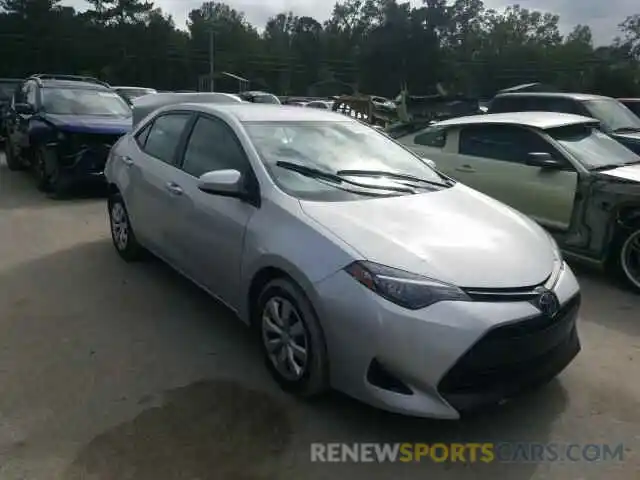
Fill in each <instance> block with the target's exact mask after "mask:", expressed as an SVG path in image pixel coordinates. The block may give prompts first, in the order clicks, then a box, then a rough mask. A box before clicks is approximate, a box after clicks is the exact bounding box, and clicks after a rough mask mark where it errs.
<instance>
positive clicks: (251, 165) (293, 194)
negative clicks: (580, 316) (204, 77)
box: [105, 104, 580, 419]
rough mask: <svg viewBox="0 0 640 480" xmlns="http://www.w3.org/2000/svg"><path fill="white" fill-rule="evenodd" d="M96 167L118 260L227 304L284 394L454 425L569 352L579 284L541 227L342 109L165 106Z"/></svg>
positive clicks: (536, 378)
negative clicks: (155, 266)
mask: <svg viewBox="0 0 640 480" xmlns="http://www.w3.org/2000/svg"><path fill="white" fill-rule="evenodd" d="M105 174H106V177H107V179H108V182H109V191H110V194H109V200H108V209H109V217H110V228H111V233H112V237H113V243H114V246H115V248H116V250H117V252H118V253H119V255H120V256H121V257H122V258H124V259H125V260H127V261H132V260H137V259H139V258H141V256H142V255H143V253H144V251H145V250H148V251H150V252H152V253H153V254H155V255H157V256H158V257H160V258H162V259H164V260H165V261H166V262H167V263H169V264H170V265H172V266H173V267H174V268H175V269H176V270H178V271H179V272H181V273H182V274H183V275H185V276H186V277H188V278H189V279H191V280H192V281H193V282H195V283H196V284H198V285H199V286H200V287H202V288H203V289H204V290H206V291H207V292H209V293H210V294H211V295H213V296H214V297H216V298H218V299H219V300H221V301H222V302H224V303H225V304H226V305H227V306H229V307H230V308H231V309H232V310H233V311H234V312H235V313H236V314H237V315H238V317H239V318H240V319H241V320H242V321H244V322H246V323H247V324H248V325H250V326H252V327H253V328H255V330H256V332H257V333H258V336H259V338H260V345H261V348H262V351H263V353H264V357H265V361H266V365H267V367H268V369H269V371H270V372H271V374H272V375H273V377H274V379H275V380H276V381H277V382H278V383H279V384H280V385H281V386H282V387H283V388H284V389H285V390H287V391H290V392H294V393H296V394H298V395H301V396H305V397H308V396H315V395H318V394H320V393H322V392H324V391H325V390H327V389H328V388H330V387H333V388H335V389H338V390H340V391H342V392H345V393H347V394H348V395H351V396H353V397H355V398H357V399H360V400H362V401H364V402H368V403H370V404H372V405H375V406H378V407H380V408H383V409H387V410H390V411H395V412H400V413H405V414H411V415H417V416H425V417H438V418H445V419H457V418H459V416H460V414H461V412H464V411H466V410H469V409H473V408H475V407H479V406H481V405H484V404H486V403H494V402H499V401H501V400H503V399H505V398H509V397H511V396H513V395H515V394H517V393H519V392H521V391H522V390H523V389H526V388H529V387H531V386H533V385H537V384H540V383H544V382H545V381H548V380H549V379H551V378H553V377H554V376H556V375H557V374H558V373H559V372H560V371H562V370H563V369H564V368H565V367H566V366H567V365H568V364H569V363H570V362H571V360H572V359H573V358H574V357H575V356H576V355H577V353H578V351H579V350H580V342H579V338H578V334H577V330H576V318H577V313H578V308H579V304H580V294H579V286H578V284H577V282H576V279H575V277H574V275H573V273H572V272H571V270H570V269H569V267H568V266H567V265H566V264H565V263H564V261H563V259H562V258H561V256H560V253H559V250H558V248H557V245H556V244H555V242H554V240H553V239H552V238H551V237H550V236H549V235H548V234H547V233H546V232H545V231H544V230H543V229H542V228H541V227H540V226H538V225H537V224H536V223H534V222H533V221H531V220H529V219H528V218H527V217H525V216H523V215H521V214H520V213H518V212H516V211H515V210H513V209H511V208H510V207H507V206H505V205H503V204H501V203H499V202H498V201H496V200H493V199H491V198H489V197H487V196H485V195H483V194H481V193H479V192H476V191H474V190H472V189H470V188H468V187H466V186H464V185H462V184H459V183H456V182H455V181H453V180H451V179H450V178H448V177H446V176H444V175H442V174H440V173H438V172H437V171H435V170H433V169H432V168H431V167H430V166H429V165H428V164H427V163H426V162H424V161H423V160H422V159H420V158H419V157H417V156H416V155H415V154H413V153H411V152H410V151H408V150H407V149H405V148H404V147H402V146H400V145H399V144H397V143H395V142H394V141H393V140H391V139H390V138H388V137H387V136H385V135H383V134H381V133H379V132H377V131H376V130H374V129H372V128H370V127H369V126H367V125H364V124H361V123H360V122H358V121H356V120H353V119H350V118H348V117H345V116H343V115H339V114H335V113H331V112H326V111H322V110H315V109H307V108H296V107H283V106H274V105H255V104H254V105H249V104H181V105H171V106H166V107H163V108H160V109H159V110H157V111H154V112H153V113H151V114H150V115H149V116H147V117H146V118H145V119H144V120H142V121H141V122H140V124H139V125H137V126H136V127H135V128H134V130H133V131H132V132H131V133H130V134H128V135H126V136H125V137H123V138H122V139H121V140H120V141H119V142H118V143H117V145H115V146H114V148H113V149H112V151H111V155H110V158H109V161H108V165H107V168H106V172H105Z"/></svg>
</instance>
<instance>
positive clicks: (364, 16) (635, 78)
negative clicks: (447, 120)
mask: <svg viewBox="0 0 640 480" xmlns="http://www.w3.org/2000/svg"><path fill="white" fill-rule="evenodd" d="M86 1H87V4H88V7H89V9H88V10H87V11H86V12H83V13H79V12H76V11H75V10H74V9H73V8H70V7H63V6H61V3H60V0H0V54H1V55H2V57H1V58H2V62H0V76H3V77H9V76H11V77H15V76H26V75H28V74H31V73H35V72H43V71H46V72H63V73H81V72H82V73H84V72H86V73H92V74H94V75H99V76H101V77H102V78H103V79H105V80H107V81H109V82H111V83H114V84H132V85H143V86H151V87H156V88H158V89H163V90H164V89H196V88H197V87H198V84H199V78H200V77H201V76H204V75H206V74H207V73H208V71H209V44H210V39H211V35H212V32H213V39H214V42H213V43H214V52H215V55H214V64H215V71H216V72H219V73H222V72H231V73H234V74H237V75H240V76H242V77H244V78H248V79H250V80H251V81H252V86H253V87H255V88H261V89H269V90H272V91H274V92H276V93H281V94H286V93H289V94H306V93H308V92H309V91H310V89H312V90H315V91H319V90H322V91H323V92H325V91H328V90H331V89H335V90H336V93H340V92H341V91H352V90H354V89H355V90H359V91H362V92H370V93H376V94H378V95H388V96H391V95H394V96H395V94H397V93H398V91H399V90H400V88H401V87H402V86H403V85H406V86H407V87H408V88H409V91H410V92H411V93H414V94H428V93H432V92H434V91H435V88H436V85H437V84H442V85H444V86H446V88H447V89H448V90H454V91H456V90H457V91H461V92H466V93H472V94H478V95H483V96H490V95H491V94H493V93H494V92H495V91H496V90H497V89H500V88H504V87H508V86H512V85H515V84H519V83H525V82H532V81H541V82H545V83H553V84H555V85H557V86H558V87H560V88H563V89H567V90H577V91H591V92H596V93H603V94H607V95H613V96H634V95H635V96H640V84H639V78H640V69H639V66H638V62H639V61H640V14H639V15H634V16H631V17H628V18H627V19H625V20H624V21H623V22H622V23H621V24H620V36H619V38H617V39H616V40H615V41H614V42H613V43H612V44H611V45H609V46H606V47H598V48H596V47H595V46H594V44H593V39H592V35H591V30H590V29H589V27H588V26H585V25H577V26H576V27H575V28H574V30H573V31H572V32H571V33H569V34H568V35H566V36H564V37H563V35H561V33H560V30H559V22H560V19H559V18H558V16H557V15H553V14H550V13H544V12H538V11H533V10H528V9H526V8H522V7H521V6H518V5H514V6H511V7H508V8H506V9H505V10H503V11H500V12H498V11H495V10H491V9H488V8H486V6H485V4H484V3H483V1H482V0H454V1H446V0H423V2H422V4H421V5H416V4H415V3H409V2H402V1H401V0H343V1H340V2H339V3H337V4H336V5H335V6H334V8H333V12H332V14H331V16H330V18H329V19H327V20H326V21H325V22H324V23H320V22H318V21H317V20H316V19H313V18H310V17H305V16H297V15H296V14H295V12H283V13H281V14H278V15H276V16H274V17H273V18H271V19H270V20H269V21H268V22H267V24H266V25H265V26H264V28H263V29H261V31H260V32H259V31H258V29H257V28H256V26H253V25H251V24H249V22H248V21H247V20H246V18H245V16H244V14H243V13H242V12H240V11H238V10H235V9H234V8H232V7H230V6H229V5H227V4H225V3H221V2H215V1H211V2H205V3H203V4H202V5H201V7H200V8H197V9H194V10H192V11H191V12H190V13H189V15H188V21H187V25H186V29H184V30H181V29H179V28H177V27H176V25H175V24H174V21H173V19H172V18H171V17H169V16H167V15H165V14H164V13H163V12H162V11H161V10H160V9H159V8H155V6H154V5H153V3H152V2H150V1H146V0H86ZM237 85H238V84H237V82H236V81H233V80H229V79H228V77H224V76H223V77H220V78H217V79H216V87H217V88H218V89H226V90H230V91H233V90H234V89H236V88H237ZM338 90H339V91H338Z"/></svg>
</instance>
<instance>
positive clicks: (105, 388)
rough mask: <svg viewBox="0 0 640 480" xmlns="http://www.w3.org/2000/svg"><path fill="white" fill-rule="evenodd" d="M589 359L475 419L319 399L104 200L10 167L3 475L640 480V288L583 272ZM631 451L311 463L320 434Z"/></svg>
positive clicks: (2, 224)
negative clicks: (268, 367) (49, 189)
mask: <svg viewBox="0 0 640 480" xmlns="http://www.w3.org/2000/svg"><path fill="white" fill-rule="evenodd" d="M579 278H580V281H581V285H582V288H583V294H584V305H583V308H582V313H581V321H580V330H581V338H582V343H583V351H582V352H581V354H580V355H579V356H578V358H577V359H576V360H575V362H574V363H573V364H572V365H571V366H570V367H569V368H568V369H567V370H566V371H565V372H564V373H563V374H562V375H561V376H560V377H559V379H557V380H554V381H553V382H552V383H551V384H549V385H548V386H547V387H545V388H543V389H541V390H539V391H537V392H535V393H534V394H531V395H527V396H525V397H522V398H519V399H516V400H514V401H512V402H510V403H508V404H507V405H504V406H503V407H501V408H498V409H495V410H492V411H487V412H486V413H485V414H483V415H481V416H478V417H475V418H473V419H468V420H465V421H461V422H435V421H428V420H419V419H414V418H406V417H400V416H396V415H391V414H387V413H383V412H379V411H376V410H374V409H372V408H369V407H366V406H364V405H361V404H359V403H357V402H355V401H352V400H349V399H347V398H344V397H343V396H341V395H338V394H332V395H329V396H328V397H327V398H326V399H323V400H322V401H320V402H315V403H303V402H300V401H297V400H295V399H293V398H291V397H289V396H287V395H285V394H283V393H281V392H280V391H279V390H278V389H277V388H276V387H275V385H274V384H273V382H272V381H271V379H270V378H269V377H268V375H267V373H266V371H265V369H264V367H263V364H262V360H261V358H260V356H259V354H258V350H257V348H255V344H254V340H253V337H251V336H250V335H249V332H248V331H247V330H246V329H245V327H244V326H243V325H242V324H241V323H240V322H238V321H237V320H235V319H234V318H233V317H232V316H231V315H230V314H229V313H228V312H227V311H226V310H225V309H224V308H223V307H221V306H219V305H218V304H217V303H216V302H215V301H213V300H211V299H209V298H208V297H207V296H206V295H205V294H204V293H202V292H201V291H199V290H198V289H197V288H196V287H194V286H193V285H191V284H190V283H188V282H187V281H185V280H183V279H182V278H180V277H179V276H178V275H177V274H175V273H173V272H172V271H171V270H169V268H167V267H166V266H164V265H163V264H161V263H160V262H159V261H150V262H147V263H143V264H135V265H128V264H126V263H124V262H122V261H121V260H120V259H119V258H118V257H117V256H116V254H115V252H114V251H113V248H112V245H111V243H110V239H109V237H108V228H107V217H106V209H105V202H104V199H103V198H78V199H73V200H67V201H55V200H50V199H48V198H46V197H45V196H44V195H42V194H40V193H39V192H37V191H36V189H35V187H34V184H33V182H32V181H31V179H30V178H29V176H28V175H27V174H24V173H14V172H9V171H8V170H7V169H6V167H5V166H4V165H3V164H1V162H0V479H1V480H24V479H27V480H56V479H60V480H66V479H95V480H127V479H139V480H165V479H166V480H174V479H180V480H183V479H184V480H195V479H199V480H208V479H227V478H229V479H232V480H236V479H237V480H269V479H295V480H298V479H308V480H316V479H342V478H349V479H351V480H356V479H367V480H375V479H396V478H403V479H406V480H409V479H413V478H416V479H427V478H428V479H440V478H444V479H454V478H455V479H462V480H464V479H482V480H485V479H486V480H496V479H505V480H507V479H517V480H524V479H562V480H570V479H585V480H590V479H594V480H596V479H597V480H600V479H604V478H606V479H608V480H615V479H637V478H640V473H639V472H640V453H639V452H640V368H639V365H640V296H637V295H634V294H632V293H629V292H625V291H623V290H621V289H619V288H618V287H615V286H612V285H611V283H610V282H609V281H608V280H607V279H606V278H604V277H602V276H601V275H599V274H597V273H592V272H588V271H584V270H583V269H581V271H580V273H579ZM330 441H331V442H348V443H351V442H438V441H440V442H473V441H495V442H509V441H513V442H538V443H546V442H559V443H581V444H589V443H601V444H602V443H609V444H615V445H617V444H620V443H623V444H624V446H625V452H624V459H623V461H608V462H602V463H597V462H589V461H586V460H585V461H580V462H519V463H499V462H494V463H491V464H478V463H476V464H463V463H444V464H438V463H433V462H426V461H425V462H421V463H413V464H402V465H401V464H390V463H383V464H371V463H368V464H367V463H360V464H354V463H343V464H326V463H312V462H311V461H310V453H309V452H310V443H311V442H330Z"/></svg>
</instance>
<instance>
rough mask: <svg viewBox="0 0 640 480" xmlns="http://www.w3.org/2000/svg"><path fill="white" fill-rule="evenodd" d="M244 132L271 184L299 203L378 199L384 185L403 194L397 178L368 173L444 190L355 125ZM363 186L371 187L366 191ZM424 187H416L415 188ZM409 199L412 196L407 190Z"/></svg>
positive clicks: (396, 149)
mask: <svg viewBox="0 0 640 480" xmlns="http://www.w3.org/2000/svg"><path fill="white" fill-rule="evenodd" d="M245 128H246V130H247V132H248V134H249V136H250V137H251V139H252V141H253V144H254V146H255V148H256V150H257V151H258V153H259V155H260V157H261V159H262V161H263V162H264V163H265V165H266V167H267V170H268V171H269V173H270V174H271V176H272V178H273V179H274V181H275V182H276V184H278V186H279V187H280V188H282V189H283V190H284V191H285V192H287V193H289V194H291V195H293V196H296V197H299V198H305V199H315V200H323V201H340V200H348V199H361V198H363V197H362V195H364V194H366V193H368V194H370V195H376V194H384V193H380V192H381V191H380V188H381V186H385V185H388V186H391V187H392V188H393V187H395V188H398V186H404V189H405V191H406V185H407V183H404V182H402V181H400V180H398V179H397V178H394V179H392V178H390V177H384V176H382V177H379V176H378V177H377V176H375V175H373V176H372V175H368V173H369V172H388V173H390V174H398V175H408V176H411V177H417V178H416V180H417V179H418V178H419V179H422V181H423V182H433V183H435V184H436V185H439V186H442V187H446V186H447V184H446V179H443V177H442V176H441V175H440V174H438V173H437V172H435V171H434V170H433V169H431V168H430V167H429V166H428V165H427V164H426V163H425V162H424V161H423V160H422V159H420V158H419V157H417V156H416V155H414V154H413V153H411V152H409V151H408V150H405V149H404V148H403V147H401V146H400V145H398V144H397V143H395V142H394V141H393V140H391V139H389V138H388V137H387V136H385V135H383V134H381V133H379V132H377V131H376V130H374V129H373V128H371V127H369V126H368V125H364V124H361V123H359V122H354V121H346V122H343V121H333V122H332V121H329V122H317V123H316V122H298V123H295V124H294V123H284V122H269V123H263V122H260V123H254V122H248V123H246V124H245ZM278 162H287V163H290V164H291V163H293V164H296V165H300V166H303V168H307V169H314V170H317V171H321V172H325V173H328V174H333V175H336V174H338V175H340V176H341V178H345V179H348V181H355V182H357V183H359V184H364V185H365V187H364V188H359V187H353V185H350V184H349V183H345V184H340V183H332V182H328V181H324V180H322V179H318V178H313V177H309V176H305V175H301V174H300V173H299V172H294V171H291V170H289V169H286V168H281V166H278V165H277V163H278ZM346 171H352V172H346ZM353 171H355V172H353ZM363 171H366V172H367V173H365V172H363ZM405 180H406V179H405ZM408 183H409V184H411V183H412V182H410V181H409V182H408ZM366 185H371V189H369V188H367V187H366ZM425 185H426V184H419V186H418V187H417V188H419V187H420V186H422V187H424V186H425ZM363 192H366V193H363ZM399 193H400V192H396V193H395V194H399ZM409 193H412V192H411V190H409ZM386 194H389V192H386Z"/></svg>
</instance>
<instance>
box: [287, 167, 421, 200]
mask: <svg viewBox="0 0 640 480" xmlns="http://www.w3.org/2000/svg"><path fill="white" fill-rule="evenodd" d="M276 165H277V166H278V167H280V168H286V169H287V170H291V171H292V172H297V173H299V174H300V175H304V176H306V177H310V178H317V179H322V180H328V181H330V182H335V183H347V184H349V185H354V186H356V187H361V188H371V189H375V190H387V191H390V192H400V193H416V192H415V190H414V189H413V188H410V187H394V186H391V185H371V184H368V183H360V182H354V181H352V180H347V179H346V178H342V177H341V176H339V175H336V174H335V173H329V172H323V171H322V170H318V169H317V168H312V167H307V166H305V165H300V164H299V163H292V162H283V161H278V162H276Z"/></svg>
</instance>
